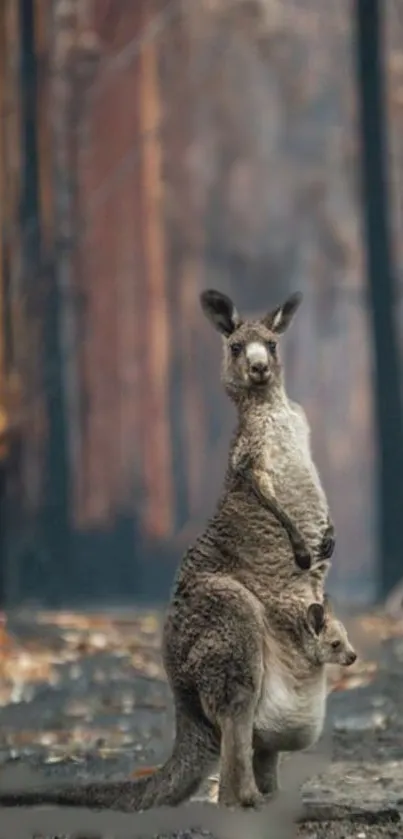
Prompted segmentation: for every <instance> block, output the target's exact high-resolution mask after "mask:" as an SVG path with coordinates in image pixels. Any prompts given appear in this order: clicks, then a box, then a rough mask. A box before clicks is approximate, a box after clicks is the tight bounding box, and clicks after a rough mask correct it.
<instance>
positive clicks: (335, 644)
mask: <svg viewBox="0 0 403 839" xmlns="http://www.w3.org/2000/svg"><path fill="white" fill-rule="evenodd" d="M340 647H341V641H332V649H333V650H339V649H340Z"/></svg>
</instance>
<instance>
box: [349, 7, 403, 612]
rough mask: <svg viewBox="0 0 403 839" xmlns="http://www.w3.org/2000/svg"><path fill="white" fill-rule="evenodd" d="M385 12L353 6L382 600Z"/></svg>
mask: <svg viewBox="0 0 403 839" xmlns="http://www.w3.org/2000/svg"><path fill="white" fill-rule="evenodd" d="M382 6H383V4H382V3H381V2H379V0H357V2H356V5H355V15H356V38H357V73H358V84H359V94H360V119H361V125H360V128H361V149H362V179H363V184H362V189H363V212H364V227H365V239H366V251H367V271H368V299H369V302H370V316H371V322H372V335H373V347H374V361H375V385H374V398H375V406H374V408H375V416H376V423H377V436H378V446H377V449H378V499H379V529H380V534H379V536H380V538H379V587H380V591H379V593H380V594H381V595H384V594H385V593H386V592H387V591H389V590H390V589H391V588H392V587H393V585H394V584H395V583H396V582H397V581H398V580H399V579H400V577H401V573H402V571H401V519H402V499H403V413H402V400H401V370H400V365H399V349H398V342H397V335H396V322H395V304H396V284H395V276H394V266H393V259H392V253H391V242H390V236H389V230H390V225H389V218H388V210H389V202H388V194H387V172H386V151H385V150H386V136H385V135H386V113H385V108H384V66H383V65H384V61H383V49H382V45H383V15H382Z"/></svg>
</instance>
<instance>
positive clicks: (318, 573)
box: [309, 559, 331, 581]
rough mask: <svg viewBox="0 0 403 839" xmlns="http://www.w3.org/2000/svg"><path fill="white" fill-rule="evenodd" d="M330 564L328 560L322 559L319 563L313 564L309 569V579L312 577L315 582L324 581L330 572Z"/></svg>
mask: <svg viewBox="0 0 403 839" xmlns="http://www.w3.org/2000/svg"><path fill="white" fill-rule="evenodd" d="M330 566H331V563H330V562H329V560H328V559H322V560H320V562H315V564H314V565H312V566H311V567H310V569H309V573H310V575H311V577H314V578H315V580H319V581H321V580H324V579H325V577H327V575H328V573H329V571H330Z"/></svg>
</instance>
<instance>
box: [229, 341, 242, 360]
mask: <svg viewBox="0 0 403 839" xmlns="http://www.w3.org/2000/svg"><path fill="white" fill-rule="evenodd" d="M241 352H242V344H231V355H232V356H233V358H238V356H239V355H240V354H241Z"/></svg>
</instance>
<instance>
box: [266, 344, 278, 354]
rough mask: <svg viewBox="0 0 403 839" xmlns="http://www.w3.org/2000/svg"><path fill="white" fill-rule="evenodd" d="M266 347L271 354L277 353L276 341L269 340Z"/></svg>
mask: <svg viewBox="0 0 403 839" xmlns="http://www.w3.org/2000/svg"><path fill="white" fill-rule="evenodd" d="M266 347H267V349H268V350H269V353H271V355H275V354H276V350H277V344H276V342H275V341H267V342H266Z"/></svg>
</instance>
